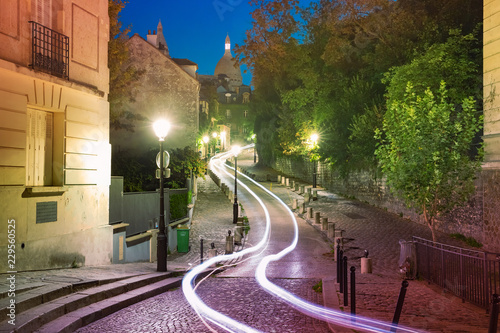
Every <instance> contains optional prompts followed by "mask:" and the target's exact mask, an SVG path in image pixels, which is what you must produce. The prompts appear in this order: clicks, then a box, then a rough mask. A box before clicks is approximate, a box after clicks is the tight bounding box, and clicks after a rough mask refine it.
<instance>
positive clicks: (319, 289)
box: [313, 280, 323, 293]
mask: <svg viewBox="0 0 500 333" xmlns="http://www.w3.org/2000/svg"><path fill="white" fill-rule="evenodd" d="M313 290H314V291H315V292H317V293H322V292H323V280H321V281H319V282H318V283H316V284H315V285H314V286H313Z"/></svg>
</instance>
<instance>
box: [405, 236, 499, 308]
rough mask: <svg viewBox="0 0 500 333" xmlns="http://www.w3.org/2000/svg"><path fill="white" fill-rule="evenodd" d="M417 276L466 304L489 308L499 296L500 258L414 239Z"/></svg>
mask: <svg viewBox="0 0 500 333" xmlns="http://www.w3.org/2000/svg"><path fill="white" fill-rule="evenodd" d="M413 242H414V244H415V246H416V252H417V273H418V275H419V276H420V277H422V278H424V279H425V280H427V281H429V282H432V283H435V284H437V285H438V286H440V287H442V288H443V289H446V290H449V291H451V292H452V293H454V294H455V295H457V296H458V297H460V298H462V299H463V300H466V301H469V302H471V303H473V304H476V305H478V306H481V307H483V308H486V309H487V308H488V307H489V305H490V303H491V299H492V295H493V294H499V293H500V255H499V254H496V253H490V252H484V251H475V250H469V249H463V248H459V247H455V246H450V245H445V244H441V243H435V242H432V241H430V240H426V239H422V238H419V237H413Z"/></svg>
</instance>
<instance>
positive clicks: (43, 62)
mask: <svg viewBox="0 0 500 333" xmlns="http://www.w3.org/2000/svg"><path fill="white" fill-rule="evenodd" d="M30 23H31V54H32V58H31V61H32V63H31V66H32V67H33V69H35V70H39V71H42V72H45V73H49V74H51V75H54V76H58V77H61V78H63V79H69V37H67V36H65V35H63V34H61V33H59V32H57V31H54V30H52V29H49V28H47V27H45V26H43V25H41V24H39V23H37V22H34V21H30Z"/></svg>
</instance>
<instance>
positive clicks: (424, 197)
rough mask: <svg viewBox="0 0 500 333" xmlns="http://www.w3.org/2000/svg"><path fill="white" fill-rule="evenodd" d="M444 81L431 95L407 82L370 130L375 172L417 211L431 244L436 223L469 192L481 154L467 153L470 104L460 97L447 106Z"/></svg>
mask: <svg viewBox="0 0 500 333" xmlns="http://www.w3.org/2000/svg"><path fill="white" fill-rule="evenodd" d="M447 93H448V92H447V89H446V85H445V83H444V82H442V83H441V85H440V87H439V90H438V92H437V95H435V94H434V93H433V92H432V91H431V90H430V89H427V90H426V91H425V92H424V93H423V94H417V93H416V92H415V89H414V87H413V86H412V84H411V83H409V84H408V85H407V89H406V94H405V96H404V99H402V100H393V101H392V103H391V104H390V105H389V106H388V109H387V112H386V114H385V116H384V120H383V129H382V130H377V131H376V136H377V139H378V140H380V146H379V147H378V148H377V150H376V155H377V157H378V159H379V163H380V167H381V168H382V171H383V173H384V174H385V176H386V177H387V183H388V184H389V186H390V187H391V190H392V191H393V192H395V193H396V194H397V195H399V196H401V197H402V198H403V199H404V201H405V203H406V204H407V205H408V206H410V207H414V208H415V209H417V211H418V212H419V213H420V214H422V215H423V217H424V220H425V221H426V223H427V225H428V226H429V228H430V230H431V232H432V239H433V241H436V234H435V224H436V218H437V217H438V216H439V215H440V214H442V213H445V212H447V211H449V210H451V209H452V208H453V207H455V206H457V205H460V204H463V203H465V202H466V201H467V199H468V198H469V196H470V195H471V194H472V193H473V192H474V178H475V175H476V173H477V172H478V171H479V170H480V167H481V164H480V163H481V157H482V153H481V151H480V152H479V154H478V155H477V156H476V157H475V158H473V159H471V158H470V157H469V150H470V148H471V143H472V140H473V138H474V136H475V135H476V133H477V132H478V131H479V129H480V128H481V124H482V117H477V115H476V109H475V101H474V99H473V98H472V97H469V98H465V99H464V100H463V101H462V103H461V105H460V108H456V107H455V106H456V104H457V103H455V102H454V101H450V100H449V98H448V95H447Z"/></svg>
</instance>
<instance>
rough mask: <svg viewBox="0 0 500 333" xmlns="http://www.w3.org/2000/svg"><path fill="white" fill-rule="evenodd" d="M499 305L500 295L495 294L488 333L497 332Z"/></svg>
mask: <svg viewBox="0 0 500 333" xmlns="http://www.w3.org/2000/svg"><path fill="white" fill-rule="evenodd" d="M499 304H500V297H499V296H498V294H493V299H492V301H491V310H490V326H489V328H488V333H496V332H497V327H498V307H499Z"/></svg>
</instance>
